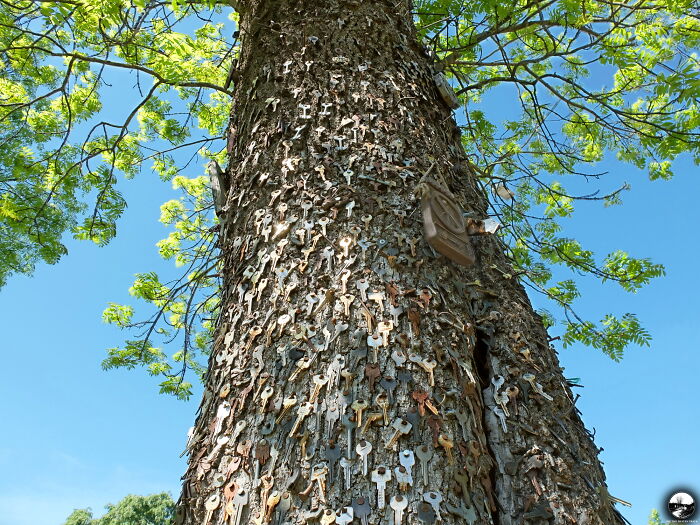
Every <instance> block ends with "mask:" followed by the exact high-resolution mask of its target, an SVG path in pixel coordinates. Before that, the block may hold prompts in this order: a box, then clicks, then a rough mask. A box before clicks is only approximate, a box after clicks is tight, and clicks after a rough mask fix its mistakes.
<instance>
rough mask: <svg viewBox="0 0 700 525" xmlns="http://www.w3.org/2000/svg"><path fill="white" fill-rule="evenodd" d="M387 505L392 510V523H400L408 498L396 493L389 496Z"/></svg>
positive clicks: (396, 524) (398, 524)
mask: <svg viewBox="0 0 700 525" xmlns="http://www.w3.org/2000/svg"><path fill="white" fill-rule="evenodd" d="M389 506H390V507H391V508H392V509H393V510H394V525H402V523H403V513H404V511H405V510H406V507H408V500H407V499H406V498H404V497H403V496H401V495H399V494H397V495H395V496H394V497H392V498H391V501H390V502H389Z"/></svg>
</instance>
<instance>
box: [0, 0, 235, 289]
mask: <svg viewBox="0 0 700 525" xmlns="http://www.w3.org/2000/svg"><path fill="white" fill-rule="evenodd" d="M28 5H31V6H32V7H33V8H31V9H28V7H27V5H24V4H22V5H19V4H18V5H17V6H14V5H13V4H12V3H3V4H2V5H0V65H2V67H1V68H0V71H1V73H0V100H1V101H2V102H1V103H0V139H1V140H2V142H3V152H2V153H0V197H2V199H0V202H2V205H1V208H0V209H1V210H2V211H0V214H1V216H2V217H3V218H4V220H3V223H2V225H1V226H2V235H1V236H0V255H4V257H1V258H0V286H1V285H2V284H3V283H4V282H5V280H6V278H7V276H9V275H10V274H12V273H16V272H20V273H31V271H32V270H33V268H34V266H35V264H36V263H37V262H38V261H40V260H43V261H45V262H49V263H54V262H56V261H57V260H58V259H59V258H60V257H61V255H63V254H65V253H66V249H65V247H64V246H63V244H62V242H61V240H62V237H63V235H64V233H66V232H70V233H72V234H73V236H74V237H76V238H78V239H86V240H90V241H92V242H95V243H98V244H100V245H103V244H105V243H107V242H109V240H110V239H111V238H113V237H114V235H115V233H116V221H117V220H118V218H119V217H120V216H121V214H122V212H123V210H124V208H125V203H124V201H123V198H122V196H121V195H120V193H119V190H118V189H117V182H118V180H119V179H120V178H122V177H127V178H129V177H133V176H135V175H136V174H137V173H139V172H140V171H141V169H142V163H143V161H144V160H145V159H146V158H150V159H153V160H154V161H155V162H154V168H155V170H156V172H157V173H158V174H159V175H160V176H161V177H163V178H165V179H169V178H172V177H173V176H174V175H175V174H176V173H177V170H178V168H177V166H176V163H175V162H174V159H173V157H172V152H173V151H174V150H175V149H177V148H178V147H186V146H187V145H188V144H187V140H188V139H189V138H190V136H191V135H192V134H193V132H194V131H195V129H196V127H197V126H199V128H200V129H201V130H202V132H203V133H199V134H198V136H197V138H196V140H194V141H192V142H193V143H194V144H193V147H194V150H195V151H196V150H197V149H198V148H199V147H201V146H202V145H206V144H207V143H208V142H210V141H211V140H215V139H218V138H220V137H221V135H222V131H223V129H224V125H225V120H226V115H227V110H228V100H229V97H228V94H225V93H223V92H220V91H219V90H221V89H222V88H221V87H220V86H221V85H222V84H223V82H224V79H225V77H226V72H227V71H228V66H229V64H230V61H231V59H232V53H231V52H230V46H231V43H230V42H229V41H228V40H227V38H226V37H225V35H224V33H223V31H224V29H225V24H223V23H214V22H213V21H207V18H210V19H213V18H218V19H221V18H222V15H221V13H222V9H221V8H220V7H218V6H215V5H213V4H212V3H211V2H202V3H201V5H199V4H197V3H196V2H194V3H192V2H188V3H186V4H181V5H180V4H178V5H177V6H176V10H177V13H178V16H175V14H174V13H173V11H172V10H171V9H168V8H164V7H163V6H160V5H157V4H154V3H148V4H147V3H144V2H131V1H127V0H101V1H98V2H95V1H87V0H77V1H76V2H71V3H70V4H66V3H65V2H29V3H28ZM34 8H35V9H34ZM189 15H192V16H193V18H190V16H189ZM194 19H196V20H197V22H195V23H193V21H192V20H194ZM98 28H99V31H96V29H98ZM227 33H229V32H228V31H227ZM229 34H230V33H229ZM111 86H119V89H120V90H123V89H124V88H125V87H127V86H128V87H127V89H129V88H130V89H132V93H133V106H131V107H115V106H114V105H113V104H110V103H109V102H111V100H112V99H113V97H110V94H111V93H113V92H112V91H110V89H111ZM212 93H217V95H212ZM106 101H109V102H108V103H106ZM193 124H194V126H193ZM159 150H167V152H163V153H159Z"/></svg>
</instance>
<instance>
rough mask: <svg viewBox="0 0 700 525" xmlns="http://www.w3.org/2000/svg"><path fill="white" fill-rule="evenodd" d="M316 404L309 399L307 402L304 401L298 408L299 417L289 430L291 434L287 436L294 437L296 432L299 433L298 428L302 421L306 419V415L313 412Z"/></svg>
mask: <svg viewBox="0 0 700 525" xmlns="http://www.w3.org/2000/svg"><path fill="white" fill-rule="evenodd" d="M313 410H314V406H313V405H312V404H311V403H309V402H308V401H307V402H305V403H302V404H301V405H300V406H299V408H298V409H297V418H296V421H294V426H292V429H291V430H290V431H289V435H288V436H287V437H293V436H294V434H296V433H297V430H299V427H300V426H301V424H302V422H303V421H304V419H306V416H308V415H309V414H311V412H313Z"/></svg>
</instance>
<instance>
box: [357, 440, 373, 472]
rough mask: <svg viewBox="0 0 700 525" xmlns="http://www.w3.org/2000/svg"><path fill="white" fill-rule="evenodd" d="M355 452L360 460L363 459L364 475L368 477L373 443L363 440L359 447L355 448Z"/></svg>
mask: <svg viewBox="0 0 700 525" xmlns="http://www.w3.org/2000/svg"><path fill="white" fill-rule="evenodd" d="M355 451H356V452H357V455H358V456H360V458H362V475H363V476H366V475H367V468H368V456H369V453H370V452H372V443H370V442H369V441H365V440H364V439H363V440H362V441H360V442H359V443H358V444H357V447H355Z"/></svg>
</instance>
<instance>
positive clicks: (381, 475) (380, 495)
mask: <svg viewBox="0 0 700 525" xmlns="http://www.w3.org/2000/svg"><path fill="white" fill-rule="evenodd" d="M372 481H373V482H374V483H376V484H377V507H378V508H379V509H383V508H384V507H385V506H386V484H387V483H388V482H389V481H391V470H389V469H388V468H386V467H377V468H376V469H374V470H373V471H372Z"/></svg>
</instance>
